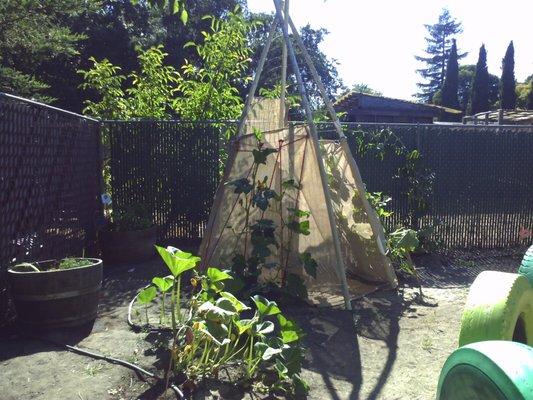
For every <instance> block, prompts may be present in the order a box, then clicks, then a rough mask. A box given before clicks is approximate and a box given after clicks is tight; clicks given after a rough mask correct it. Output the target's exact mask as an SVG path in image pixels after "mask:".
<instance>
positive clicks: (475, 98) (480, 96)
mask: <svg viewBox="0 0 533 400" xmlns="http://www.w3.org/2000/svg"><path fill="white" fill-rule="evenodd" d="M488 110H489V71H488V69H487V51H486V50H485V45H484V44H482V45H481V47H480V49H479V57H478V60H477V64H476V72H475V74H474V78H473V79H472V89H471V92H470V104H469V105H468V114H470V115H474V114H477V113H480V112H483V111H488Z"/></svg>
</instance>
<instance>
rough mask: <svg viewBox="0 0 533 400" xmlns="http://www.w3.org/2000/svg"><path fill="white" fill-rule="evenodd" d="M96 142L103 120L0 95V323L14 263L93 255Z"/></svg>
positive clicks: (97, 187)
mask: <svg viewBox="0 0 533 400" xmlns="http://www.w3.org/2000/svg"><path fill="white" fill-rule="evenodd" d="M99 143H100V123H99V122H98V121H95V120H91V119H88V118H84V117H82V116H79V115H76V114H73V113H68V112H63V111H61V110H59V109H56V108H53V107H49V106H45V105H40V104H39V103H35V102H31V101H26V100H24V99H19V98H17V97H14V96H9V95H5V94H0V322H1V321H2V319H3V315H1V314H2V312H3V310H5V309H6V304H5V301H6V300H5V299H6V297H5V296H4V293H3V290H4V287H5V272H6V269H7V267H8V266H9V265H10V264H12V263H13V262H23V261H37V260H43V259H50V258H56V257H66V256H78V257H79V256H81V255H82V253H83V252H85V254H87V255H89V254H91V252H92V251H93V250H94V245H95V240H96V224H97V221H98V220H99V219H101V206H100V202H99V193H100V183H101V173H100V172H101V163H100V154H99V149H100V147H99ZM0 325H1V324H0Z"/></svg>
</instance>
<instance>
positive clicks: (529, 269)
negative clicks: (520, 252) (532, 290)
mask: <svg viewBox="0 0 533 400" xmlns="http://www.w3.org/2000/svg"><path fill="white" fill-rule="evenodd" d="M518 273H519V274H521V275H524V276H525V277H526V278H527V279H529V283H531V286H532V287H533V246H531V247H530V248H529V249H528V250H527V251H526V254H525V255H524V259H523V260H522V263H521V264H520V268H519V269H518Z"/></svg>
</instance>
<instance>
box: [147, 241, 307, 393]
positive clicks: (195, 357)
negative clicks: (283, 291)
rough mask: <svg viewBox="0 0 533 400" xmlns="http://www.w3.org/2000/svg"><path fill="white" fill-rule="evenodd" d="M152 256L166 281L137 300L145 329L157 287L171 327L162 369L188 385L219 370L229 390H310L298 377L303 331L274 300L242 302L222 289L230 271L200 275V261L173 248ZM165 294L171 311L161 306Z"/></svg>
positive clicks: (214, 270)
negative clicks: (185, 279) (227, 374)
mask: <svg viewBox="0 0 533 400" xmlns="http://www.w3.org/2000/svg"><path fill="white" fill-rule="evenodd" d="M157 250H158V251H159V253H160V255H161V257H162V258H163V261H164V262H165V264H166V265H167V267H168V268H169V270H170V272H171V273H172V276H169V277H166V278H154V279H153V282H154V285H155V286H149V287H147V288H145V289H143V290H142V291H141V292H139V294H138V295H137V301H138V303H139V304H144V305H145V310H146V313H145V318H146V322H147V323H148V322H149V321H148V308H147V307H148V306H149V305H151V306H153V305H154V304H156V300H157V297H158V291H157V289H156V287H157V288H159V289H160V290H159V291H160V294H159V296H161V299H162V302H161V318H160V324H164V323H165V321H168V320H171V322H172V338H173V339H172V343H171V344H169V349H168V350H169V353H170V365H169V367H168V369H166V370H168V371H175V372H176V373H179V374H185V378H186V379H185V381H186V382H188V387H191V386H195V385H196V384H198V383H200V382H201V381H202V380H204V379H213V378H217V377H218V372H219V371H220V370H221V369H223V368H224V369H227V368H232V369H233V371H234V373H232V379H233V380H234V383H235V384H238V385H243V386H247V387H248V386H250V385H252V386H256V387H257V386H260V387H262V388H264V389H265V390H266V391H267V392H269V393H270V394H271V395H274V394H276V395H286V396H294V395H296V394H299V395H305V394H306V393H307V391H308V386H307V384H306V383H305V382H304V381H303V380H302V379H301V377H300V375H299V374H300V371H301V364H302V361H303V348H302V347H301V346H300V340H301V339H302V337H303V336H304V333H303V331H302V330H301V329H300V328H299V327H298V325H297V324H296V323H295V322H294V321H292V320H290V319H289V318H287V317H286V316H284V315H283V314H282V312H281V310H280V308H279V306H278V305H277V304H276V303H275V302H273V301H270V300H268V299H266V298H264V297H262V296H254V297H253V298H252V299H251V302H249V303H246V302H245V301H242V300H240V299H238V298H237V297H236V296H235V295H234V294H232V293H231V292H229V291H227V288H226V285H227V284H228V283H229V282H231V281H232V280H233V277H232V276H231V275H230V274H229V273H228V272H226V271H223V270H220V269H217V268H209V269H208V270H207V271H206V274H205V275H199V274H198V272H197V271H196V265H197V263H198V262H199V260H200V259H199V258H198V257H196V256H193V255H192V254H190V253H186V252H184V251H181V250H178V249H175V248H172V247H168V248H166V249H164V248H160V247H158V248H157ZM186 271H189V272H190V273H192V274H193V278H192V279H191V283H192V291H191V292H188V291H185V290H182V289H181V286H180V283H181V278H182V275H183V273H185V272H186ZM169 283H170V284H171V287H169ZM162 287H164V290H162ZM196 289H199V290H196ZM169 290H170V291H171V295H172V297H171V304H170V309H169V308H168V307H166V306H165V303H164V299H165V294H166V292H168V291H169ZM169 317H170V318H169ZM273 376H275V378H274V379H273V378H272V377H273Z"/></svg>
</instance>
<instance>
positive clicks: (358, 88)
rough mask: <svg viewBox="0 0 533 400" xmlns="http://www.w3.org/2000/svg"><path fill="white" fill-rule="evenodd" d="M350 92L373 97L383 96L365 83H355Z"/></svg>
mask: <svg viewBox="0 0 533 400" xmlns="http://www.w3.org/2000/svg"><path fill="white" fill-rule="evenodd" d="M350 91H352V92H357V93H365V94H371V95H374V96H383V93H381V92H380V91H378V90H375V89H372V88H371V87H370V86H368V85H367V84H366V83H355V84H353V85H352V88H351V90H350Z"/></svg>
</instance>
